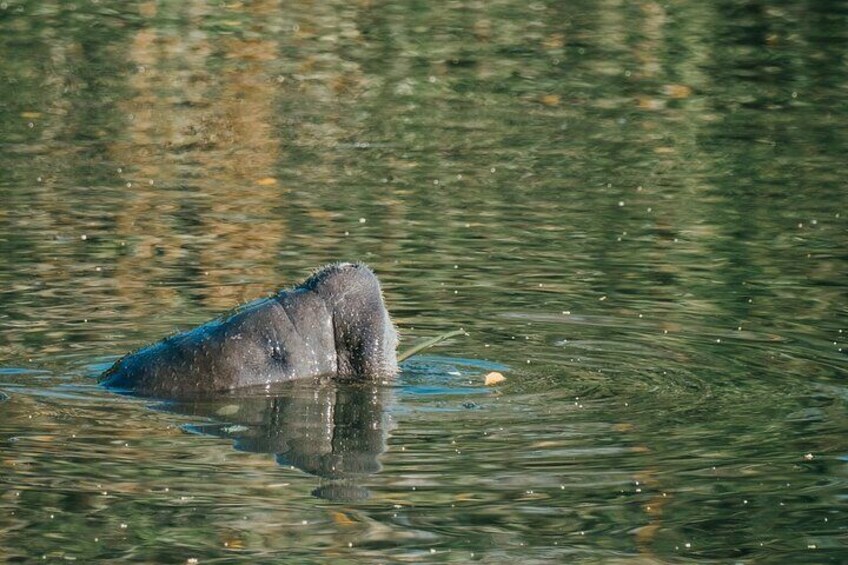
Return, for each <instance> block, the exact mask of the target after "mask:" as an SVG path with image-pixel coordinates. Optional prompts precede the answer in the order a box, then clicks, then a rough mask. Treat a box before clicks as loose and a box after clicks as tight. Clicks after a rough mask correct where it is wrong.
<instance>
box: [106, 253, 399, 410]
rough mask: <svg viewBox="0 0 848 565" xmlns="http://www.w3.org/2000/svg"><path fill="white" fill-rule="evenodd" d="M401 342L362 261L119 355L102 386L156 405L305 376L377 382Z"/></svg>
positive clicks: (387, 373) (390, 368) (390, 370)
mask: <svg viewBox="0 0 848 565" xmlns="http://www.w3.org/2000/svg"><path fill="white" fill-rule="evenodd" d="M397 342H398V337H397V332H396V330H395V327H394V325H393V324H392V321H391V319H390V317H389V312H388V310H387V309H386V305H385V303H384V301H383V294H382V290H381V288H380V283H379V281H378V280H377V277H376V275H375V274H374V273H373V272H372V271H371V269H369V268H368V267H367V266H365V265H363V264H359V263H337V264H332V265H328V266H326V267H324V268H322V269H320V270H318V271H317V272H316V273H315V274H313V275H312V276H311V277H309V278H308V279H307V280H306V281H304V282H303V283H302V284H300V285H298V286H296V287H294V288H291V289H285V290H282V291H280V292H279V293H277V294H276V295H274V296H270V297H268V298H264V299H260V300H257V301H254V302H252V303H249V304H247V305H245V306H243V307H241V308H238V309H236V310H234V311H232V312H230V313H228V314H225V315H223V316H221V317H219V318H217V319H215V320H212V321H210V322H208V323H206V324H203V325H202V326H199V327H197V328H194V329H192V330H190V331H187V332H184V333H179V334H176V335H172V336H170V337H167V338H165V339H163V340H162V341H159V342H157V343H155V344H153V345H149V346H147V347H143V348H142V349H139V350H137V351H135V352H133V353H130V354H128V355H126V356H124V357H123V358H121V359H119V360H118V361H117V362H116V363H115V364H114V365H113V366H112V367H111V368H110V369H109V370H107V371H106V372H105V373H103V375H102V376H101V377H100V382H101V383H102V384H104V385H105V386H106V387H109V388H111V389H117V390H119V391H123V392H129V393H133V394H137V395H140V396H146V397H151V398H159V399H185V398H193V397H202V396H208V395H212V394H218V393H222V392H228V391H234V390H236V389H242V388H245V387H262V386H265V387H270V386H271V385H273V384H275V383H281V382H285V381H290V380H293V379H305V378H310V377H312V378H317V377H329V378H333V379H337V380H348V381H368V382H376V381H381V380H386V379H388V378H391V377H392V376H394V375H395V374H396V373H397V371H398V361H397V353H396V349H397Z"/></svg>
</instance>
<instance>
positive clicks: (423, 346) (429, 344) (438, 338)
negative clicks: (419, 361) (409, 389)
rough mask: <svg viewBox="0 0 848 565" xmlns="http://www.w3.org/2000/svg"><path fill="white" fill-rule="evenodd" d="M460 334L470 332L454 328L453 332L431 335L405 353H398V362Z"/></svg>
mask: <svg viewBox="0 0 848 565" xmlns="http://www.w3.org/2000/svg"><path fill="white" fill-rule="evenodd" d="M458 335H468V333H467V332H466V331H465V330H463V329H461V328H460V329H458V330H453V331H452V332H448V333H446V334H442V335H437V336H436V337H431V338H430V339H425V340H424V341H422V342H420V343H418V344H416V345H413V346H412V347H410V348H409V349H407V350H406V351H404V352H403V353H401V354H400V355H398V363H400V362H401V361H404V360H406V359H409V358H410V357H412V356H413V355H415V354H416V353H421V352H422V351H424V350H425V349H429V348H431V347H433V346H434V345H436V344H437V343H439V342H442V341H444V340H446V339H449V338H452V337H454V336H458Z"/></svg>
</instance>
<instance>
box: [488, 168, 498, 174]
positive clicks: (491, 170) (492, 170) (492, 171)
mask: <svg viewBox="0 0 848 565" xmlns="http://www.w3.org/2000/svg"><path fill="white" fill-rule="evenodd" d="M495 171H497V169H496V168H495V167H492V168H491V169H489V172H490V173H494V172H495Z"/></svg>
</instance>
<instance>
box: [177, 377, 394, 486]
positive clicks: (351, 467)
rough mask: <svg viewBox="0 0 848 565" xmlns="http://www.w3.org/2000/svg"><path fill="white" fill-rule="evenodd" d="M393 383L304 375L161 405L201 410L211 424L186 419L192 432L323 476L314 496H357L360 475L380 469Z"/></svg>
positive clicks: (185, 411) (197, 412) (198, 413)
mask: <svg viewBox="0 0 848 565" xmlns="http://www.w3.org/2000/svg"><path fill="white" fill-rule="evenodd" d="M390 395H391V389H390V388H388V387H385V386H380V385H376V384H363V383H356V384H354V383H350V384H347V383H336V382H321V383H316V382H315V381H312V380H308V381H303V382H290V383H286V384H285V385H283V386H280V387H276V388H275V389H274V390H273V392H270V393H265V392H264V391H263V392H261V393H260V392H253V393H252V394H244V395H238V396H226V397H221V398H214V399H204V400H199V401H195V402H181V403H169V404H167V405H166V406H165V409H167V410H169V411H174V412H179V413H183V414H189V415H196V416H205V417H210V418H214V419H215V420H217V422H215V423H207V424H199V425H192V426H190V427H189V428H188V429H189V430H190V431H193V432H198V433H203V434H210V435H215V436H218V437H223V438H229V439H232V440H233V441H234V446H235V448H236V449H239V450H242V451H250V452H254V453H273V454H275V456H276V459H277V462H278V463H280V464H281V465H291V466H293V467H297V468H298V469H301V470H303V471H306V472H307V473H310V474H312V475H316V476H317V477H319V478H320V479H321V481H320V484H319V486H318V488H317V489H315V491H314V492H313V494H315V496H318V497H320V498H327V499H333V500H336V499H361V498H365V497H367V496H368V491H367V489H365V488H363V487H361V486H359V484H358V483H359V481H360V480H361V479H362V478H363V477H366V476H368V475H370V474H373V473H376V472H377V471H379V470H380V462H379V460H378V459H379V457H380V455H382V453H383V452H384V451H385V450H386V436H387V434H388V431H389V429H390V418H389V416H388V414H386V412H385V406H386V405H387V404H388V403H389V401H390Z"/></svg>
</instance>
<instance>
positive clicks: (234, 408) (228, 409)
mask: <svg viewBox="0 0 848 565" xmlns="http://www.w3.org/2000/svg"><path fill="white" fill-rule="evenodd" d="M238 411H239V405H238V404H227V405H226V406H221V407H220V408H218V410H216V411H215V414H216V415H218V416H232V415H233V414H236V413H238Z"/></svg>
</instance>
